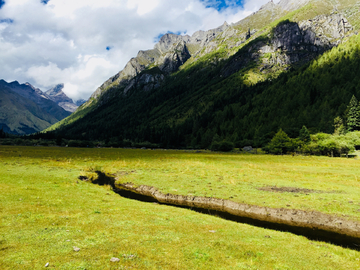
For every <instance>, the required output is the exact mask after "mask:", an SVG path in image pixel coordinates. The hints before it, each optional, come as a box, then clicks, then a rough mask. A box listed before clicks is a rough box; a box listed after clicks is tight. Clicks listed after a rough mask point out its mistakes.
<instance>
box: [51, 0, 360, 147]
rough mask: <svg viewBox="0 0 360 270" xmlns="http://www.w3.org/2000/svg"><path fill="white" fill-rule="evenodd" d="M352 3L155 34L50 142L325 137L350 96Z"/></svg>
mask: <svg viewBox="0 0 360 270" xmlns="http://www.w3.org/2000/svg"><path fill="white" fill-rule="evenodd" d="M359 6H360V3H358V2H357V1H354V0H345V1H330V0H327V1H317V0H313V1H293V0H282V1H280V3H279V4H274V3H272V2H270V3H268V4H267V5H265V6H263V7H262V8H261V10H259V11H258V12H257V13H255V14H253V15H251V16H249V17H248V18H246V19H244V20H242V21H240V22H239V23H237V24H235V25H228V24H226V23H225V24H224V25H223V26H221V27H219V28H217V29H214V30H210V31H207V32H203V31H199V32H197V33H195V34H194V35H193V36H191V37H190V36H176V35H170V34H168V35H165V36H163V37H162V38H161V40H160V42H159V43H158V44H157V45H156V46H155V48H154V49H153V50H149V51H140V52H139V54H138V56H137V57H135V58H133V59H131V60H130V61H129V63H128V64H127V65H126V67H125V69H124V70H122V71H121V72H119V73H118V74H116V75H115V76H114V77H112V78H110V79H109V80H108V81H107V82H105V83H104V84H103V85H102V86H101V87H99V89H97V90H96V92H95V93H94V94H93V96H92V98H91V99H90V100H89V101H88V102H87V103H85V104H84V105H82V106H81V108H80V109H79V110H78V111H77V112H76V113H74V114H73V115H71V116H70V117H68V118H66V119H64V120H63V121H61V122H60V123H59V124H57V125H55V126H53V127H52V128H51V130H55V131H54V134H56V136H62V137H67V138H74V139H75V138H76V139H88V140H96V139H100V140H110V141H117V142H121V141H123V140H124V139H127V140H132V141H135V142H144V141H149V142H152V143H157V144H161V145H162V146H164V147H201V148H205V147H208V146H209V145H210V144H211V142H212V141H213V140H214V138H216V139H219V138H220V139H227V140H230V141H232V142H234V143H236V144H237V145H239V146H242V145H244V144H249V143H252V144H254V145H255V144H257V145H261V144H264V143H266V142H267V141H268V140H269V138H271V136H272V135H273V134H274V132H276V131H277V130H278V129H279V128H283V129H284V130H285V131H287V132H288V133H289V134H290V135H295V136H296V135H297V134H296V133H297V132H298V131H299V130H300V129H301V127H302V125H306V126H307V127H308V128H310V129H311V130H313V131H327V132H331V131H332V129H333V128H332V122H333V119H334V118H335V117H336V116H339V115H342V114H343V113H344V111H345V109H346V105H347V104H348V102H349V101H350V98H351V96H352V95H357V96H358V97H360V96H359V95H360V85H359V76H358V74H357V73H356V70H359V67H360V66H359V61H360V56H359V44H360V40H359V37H358V36H357V29H358V26H359V17H360V16H359Z"/></svg>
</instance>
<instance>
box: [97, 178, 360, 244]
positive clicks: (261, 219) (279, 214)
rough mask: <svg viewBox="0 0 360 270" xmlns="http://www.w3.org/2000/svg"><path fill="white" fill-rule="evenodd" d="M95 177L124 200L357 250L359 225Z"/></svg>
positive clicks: (316, 215) (359, 233) (317, 215)
mask: <svg viewBox="0 0 360 270" xmlns="http://www.w3.org/2000/svg"><path fill="white" fill-rule="evenodd" d="M97 173H98V175H99V179H97V180H96V181H92V182H93V183H94V184H99V185H104V184H106V185H110V186H112V188H113V189H114V191H115V192H116V193H118V194H119V195H121V196H124V197H127V198H131V199H136V200H140V201H148V202H158V203H160V204H166V205H172V206H177V207H183V208H190V209H193V210H196V211H199V212H203V213H209V214H215V215H217V216H220V217H223V218H226V219H230V220H234V221H238V222H243V223H247V224H252V225H256V226H260V227H264V228H270V229H276V230H282V231H289V232H293V233H295V234H298V235H303V236H306V237H308V238H310V239H313V240H320V241H326V242H331V243H334V244H337V245H341V246H345V247H349V248H352V249H356V250H360V223H358V222H355V221H351V220H346V219H343V218H340V217H336V216H332V215H328V214H323V213H320V212H317V211H311V212H307V211H303V210H296V209H284V208H280V209H276V208H268V207H261V206H256V205H249V204H244V203H237V202H233V201H230V200H224V199H217V198H208V197H196V196H183V195H175V194H164V193H162V192H160V191H159V190H158V189H157V188H155V187H151V186H146V185H141V186H136V185H134V184H133V183H116V179H115V178H113V177H105V174H104V173H102V172H97ZM100 179H101V180H100ZM210 211H211V212H210Z"/></svg>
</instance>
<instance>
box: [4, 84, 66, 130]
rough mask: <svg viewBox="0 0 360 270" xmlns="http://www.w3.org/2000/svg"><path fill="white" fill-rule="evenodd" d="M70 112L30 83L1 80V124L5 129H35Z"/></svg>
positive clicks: (45, 125)
mask: <svg viewBox="0 0 360 270" xmlns="http://www.w3.org/2000/svg"><path fill="white" fill-rule="evenodd" d="M69 115H70V112H68V111H65V110H64V109H63V108H61V107H60V106H58V105H57V104H56V103H55V102H54V101H52V100H50V99H49V97H48V96H47V95H46V94H44V93H43V92H42V91H41V90H40V89H38V88H35V87H33V86H32V85H31V84H29V83H26V84H19V83H18V82H17V81H14V82H11V83H7V82H6V81H4V80H0V127H2V128H3V130H4V131H5V132H7V133H12V134H19V135H23V134H29V133H34V132H38V131H41V130H43V129H45V128H47V127H49V126H50V125H52V124H55V123H56V122H58V121H60V120H62V119H64V118H65V117H67V116H69Z"/></svg>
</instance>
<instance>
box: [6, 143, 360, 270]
mask: <svg viewBox="0 0 360 270" xmlns="http://www.w3.org/2000/svg"><path fill="white" fill-rule="evenodd" d="M359 163H360V161H359V160H354V159H340V158H325V157H291V156H263V155H234V154H214V153H194V152H192V153H190V152H184V151H161V150H158V151H151V150H128V149H75V148H52V147H48V148H46V147H14V146H12V147H11V146H0V269H42V268H45V265H46V264H47V263H49V265H48V267H47V268H49V269H359V268H360V252H358V251H354V250H350V249H345V248H342V247H338V246H335V245H331V244H328V243H322V242H314V241H310V240H308V239H307V238H305V237H302V236H296V235H293V234H291V233H285V232H278V231H273V230H267V229H262V228H257V227H253V226H250V225H245V224H240V223H235V222H231V221H227V220H223V219H220V218H217V217H213V216H208V215H203V214H200V213H196V212H193V211H190V210H186V209H180V208H174V207H170V206H164V205H158V204H153V203H143V202H138V201H135V200H129V199H125V198H122V197H120V196H119V195H117V194H115V193H113V192H112V191H111V190H110V189H109V187H100V186H96V185H91V184H89V183H86V182H82V181H80V180H78V177H79V176H80V175H91V174H92V171H95V170H101V171H104V172H107V173H116V174H118V175H119V176H120V181H121V182H133V183H135V184H138V185H141V184H145V185H153V186H156V187H158V188H159V189H160V190H161V191H163V192H170V193H176V194H182V195H187V194H193V195H198V196H213V197H218V198H226V199H229V198H230V199H231V200H234V201H238V202H246V203H249V204H256V205H266V206H270V207H284V208H296V209H305V210H317V211H321V212H324V213H330V214H333V215H339V216H340V215H341V216H344V215H345V216H346V217H347V218H348V219H353V220H360V218H359V216H360V212H359V209H360V199H359V194H360V192H359V191H360V181H359V179H358V178H357V177H358V176H357V175H358V167H359ZM269 186H270V187H274V186H276V187H278V188H281V187H288V188H289V187H294V188H302V189H307V190H316V192H315V191H311V192H310V191H304V192H299V193H293V192H285V193H282V192H272V191H267V190H266V189H265V190H260V189H259V188H263V187H269ZM270 190H271V189H270ZM74 247H77V248H79V249H80V250H79V251H74ZM112 257H116V258H119V259H120V261H118V262H111V261H110V259H111V258H112Z"/></svg>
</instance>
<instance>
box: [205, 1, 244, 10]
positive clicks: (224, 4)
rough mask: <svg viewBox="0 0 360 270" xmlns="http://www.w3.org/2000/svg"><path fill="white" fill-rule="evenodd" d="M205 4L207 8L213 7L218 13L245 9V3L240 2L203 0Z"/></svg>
mask: <svg viewBox="0 0 360 270" xmlns="http://www.w3.org/2000/svg"><path fill="white" fill-rule="evenodd" d="M202 2H204V3H205V5H206V7H212V8H215V9H217V10H218V11H221V10H224V9H227V8H234V7H243V1H240V0H202Z"/></svg>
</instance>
